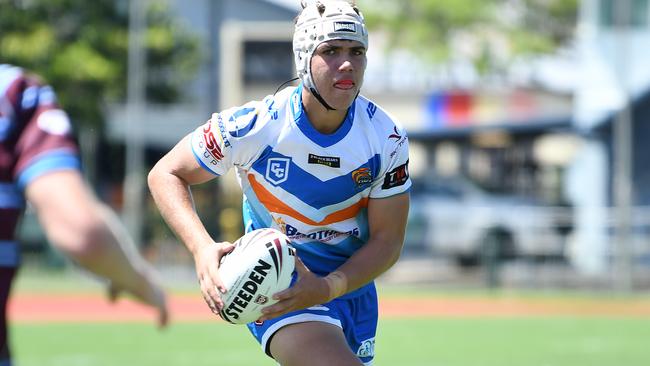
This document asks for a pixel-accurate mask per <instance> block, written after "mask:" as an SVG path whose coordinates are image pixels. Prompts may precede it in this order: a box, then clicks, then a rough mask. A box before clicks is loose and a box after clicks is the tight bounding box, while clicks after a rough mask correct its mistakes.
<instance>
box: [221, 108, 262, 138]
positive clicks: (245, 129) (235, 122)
mask: <svg viewBox="0 0 650 366" xmlns="http://www.w3.org/2000/svg"><path fill="white" fill-rule="evenodd" d="M253 112H255V108H242V109H240V110H238V111H237V112H235V113H233V114H232V116H230V119H229V120H228V121H229V122H230V123H229V124H228V133H230V136H232V137H242V136H246V134H248V133H249V132H250V131H251V130H252V129H253V127H255V122H257V113H255V114H254V115H253V117H252V118H251V117H250V116H249V114H251V113H253Z"/></svg>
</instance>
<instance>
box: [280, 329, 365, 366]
mask: <svg viewBox="0 0 650 366" xmlns="http://www.w3.org/2000/svg"><path fill="white" fill-rule="evenodd" d="M270 350H271V354H272V355H273V358H275V360H276V361H278V362H279V363H280V364H281V365H282V366H308V365H309V366H331V365H337V366H359V365H363V364H362V363H361V361H360V360H359V358H357V356H356V355H355V354H354V353H353V352H352V351H351V350H350V346H348V344H347V342H346V340H345V337H344V335H343V331H342V330H341V328H339V327H337V326H336V325H333V324H328V323H323V322H305V323H296V324H290V325H287V326H285V327H283V328H281V329H279V330H278V331H277V332H276V333H275V334H274V335H273V338H272V339H271V345H270Z"/></svg>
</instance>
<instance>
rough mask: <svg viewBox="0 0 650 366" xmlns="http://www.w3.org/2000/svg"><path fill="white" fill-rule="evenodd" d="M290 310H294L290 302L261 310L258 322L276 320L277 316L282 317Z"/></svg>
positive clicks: (282, 302) (286, 301)
mask: <svg viewBox="0 0 650 366" xmlns="http://www.w3.org/2000/svg"><path fill="white" fill-rule="evenodd" d="M292 310H295V309H293V301H292V300H285V301H280V302H277V303H275V304H273V305H270V306H267V307H265V308H264V309H262V317H261V318H260V320H261V321H266V320H268V319H272V318H277V317H278V316H281V315H284V314H286V313H288V312H290V311H292Z"/></svg>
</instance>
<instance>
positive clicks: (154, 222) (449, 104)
mask: <svg viewBox="0 0 650 366" xmlns="http://www.w3.org/2000/svg"><path fill="white" fill-rule="evenodd" d="M358 3H359V5H360V7H361V9H362V10H363V11H364V13H365V16H366V19H367V22H368V25H369V27H370V46H369V52H368V59H369V60H368V69H367V72H366V78H365V84H364V87H363V90H362V93H363V94H364V95H366V96H368V97H369V98H370V99H373V100H374V101H376V102H377V103H378V104H379V105H381V106H382V107H383V108H384V109H386V110H387V111H389V112H390V113H391V114H392V115H393V116H394V117H396V118H397V119H398V120H400V121H401V122H402V123H403V124H404V125H405V126H406V128H407V130H408V132H409V142H410V146H411V160H410V161H411V176H412V178H413V183H414V185H413V189H412V191H411V197H412V207H411V213H410V218H409V225H408V233H407V241H406V244H405V247H404V252H403V257H402V259H401V260H400V262H399V263H398V264H397V265H396V266H395V267H394V268H393V269H391V270H390V271H389V272H388V273H386V274H385V275H384V276H383V277H382V279H381V280H382V281H386V282H390V283H398V284H401V283H407V284H420V283H426V284H430V285H433V286H441V287H458V286H462V287H479V288H481V287H488V288H494V287H505V288H532V289H548V288H552V289H556V288H557V289H563V288H569V289H587V290H605V291H619V292H632V291H647V290H648V289H649V288H650V276H649V274H650V159H649V158H648V157H649V156H650V144H648V143H646V141H648V139H650V68H649V67H648V62H647V60H648V59H649V56H650V6H649V4H648V3H649V1H648V0H491V1H486V0H455V1H436V0H402V1H391V0H375V1H371V0H360V1H358ZM298 10H299V1H297V0H223V1H209V0H192V1H181V0H166V1H162V0H139V1H126V0H96V1H93V2H87V1H83V0H0V62H7V63H13V64H16V65H19V66H22V67H24V68H27V69H29V70H32V71H34V72H36V73H39V74H40V75H42V76H43V77H44V78H45V79H46V80H47V82H48V83H50V85H52V86H53V87H54V89H55V90H56V92H57V95H58V98H59V101H60V104H61V105H62V106H63V108H64V109H65V110H66V111H67V112H68V113H69V114H70V116H71V118H72V119H73V121H74V123H75V124H76V128H77V131H76V132H77V135H78V138H79V141H80V145H81V148H82V155H83V159H84V166H85V174H86V177H87V179H88V181H89V182H90V183H91V184H92V186H93V187H94V188H95V190H96V191H97V193H98V195H99V196H100V197H101V198H102V199H103V200H105V201H106V202H108V203H109V204H110V205H111V206H112V207H113V208H115V209H116V210H117V211H118V212H120V213H121V215H122V218H123V219H124V221H125V223H126V224H127V225H128V227H129V230H130V231H131V233H132V234H133V236H134V237H135V238H136V241H137V242H138V243H139V245H140V249H141V250H142V252H143V253H144V254H145V256H146V257H147V259H149V260H150V261H151V262H152V263H154V265H155V266H156V267H157V268H158V269H160V270H161V272H162V273H163V275H164V276H165V278H167V279H169V280H178V281H189V282H190V283H195V282H194V281H195V278H194V270H193V261H192V259H191V258H190V256H189V255H188V253H187V251H186V249H185V248H184V247H183V246H182V244H180V243H179V242H178V241H177V240H176V239H175V238H174V236H173V235H172V234H171V233H170V231H169V230H168V229H167V227H166V225H165V224H164V223H163V222H162V220H161V218H160V216H159V214H158V212H157V209H156V208H155V206H154V204H153V202H152V200H151V198H150V195H149V193H148V190H147V188H146V174H147V172H148V171H149V169H150V168H151V167H152V166H153V164H155V162H156V161H157V160H158V159H159V158H160V157H161V156H162V155H163V154H164V153H165V152H167V151H168V150H169V149H170V148H171V147H172V146H173V145H174V144H175V143H176V142H177V141H178V140H180V139H181V138H182V137H183V136H185V135H186V134H188V133H190V132H191V131H192V130H193V129H194V128H196V127H197V126H199V125H200V124H202V123H204V122H205V121H207V120H208V119H209V118H210V116H211V113H212V112H216V111H219V110H220V109H223V108H226V107H230V106H234V105H238V104H242V103H244V102H246V101H248V100H251V99H258V98H262V97H264V96H265V95H267V94H271V93H273V92H274V91H275V90H276V89H277V88H278V87H279V86H280V85H281V84H282V83H284V82H285V81H287V80H289V79H291V78H292V77H293V76H294V74H295V71H294V65H293V53H292V46H291V40H292V34H293V18H294V17H295V16H296V14H297V12H298ZM193 194H194V199H195V202H196V206H197V210H198V211H199V213H200V214H201V216H202V217H203V219H204V223H205V224H206V226H207V227H208V229H209V231H210V232H211V234H212V235H213V237H214V238H216V239H218V240H219V239H221V240H231V241H232V240H234V239H236V238H237V237H239V236H240V235H241V233H242V230H243V228H242V224H241V221H240V220H241V219H240V216H241V215H240V210H241V196H240V191H239V188H238V186H237V185H236V183H235V180H234V177H226V178H225V179H219V180H216V181H213V182H210V183H208V184H205V185H201V186H197V187H194V190H193ZM20 237H21V240H22V242H23V244H24V245H23V247H22V248H23V262H24V263H25V267H27V268H29V267H30V266H33V267H38V268H41V269H42V268H48V270H52V271H66V270H69V268H70V265H69V263H66V261H65V260H64V259H63V257H62V256H60V255H59V254H58V253H56V252H53V251H52V249H51V248H50V247H49V246H48V245H47V243H46V241H45V238H44V236H43V234H42V232H41V230H40V228H39V226H38V223H37V221H36V220H35V218H34V217H33V215H31V214H30V212H29V209H28V210H27V215H26V216H25V218H24V220H23V222H22V224H21V228H20Z"/></svg>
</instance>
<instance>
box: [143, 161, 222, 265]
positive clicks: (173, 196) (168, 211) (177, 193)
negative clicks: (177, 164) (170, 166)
mask: <svg viewBox="0 0 650 366" xmlns="http://www.w3.org/2000/svg"><path fill="white" fill-rule="evenodd" d="M148 183H149V189H150V191H151V194H152V196H153V198H154V201H155V202H156V205H157V206H158V210H159V211H160V213H161V215H162V217H163V219H164V220H165V222H166V223H167V225H168V226H169V227H170V228H171V229H172V231H173V232H174V233H175V234H176V236H177V238H178V239H179V240H180V241H182V242H183V244H185V246H186V247H187V248H188V249H189V251H190V252H192V253H195V252H196V251H197V249H198V248H199V247H200V246H201V245H202V244H208V243H211V242H212V239H211V238H210V235H209V234H208V232H207V231H206V229H205V227H204V226H203V224H202V223H201V220H200V218H199V217H198V215H197V213H196V211H195V210H194V206H193V201H192V195H191V193H190V188H189V185H188V184H187V183H186V182H185V181H183V180H182V179H181V178H179V177H178V176H176V175H174V174H171V173H168V172H165V171H162V170H159V169H157V168H156V167H154V169H152V171H151V172H150V173H149V178H148Z"/></svg>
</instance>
